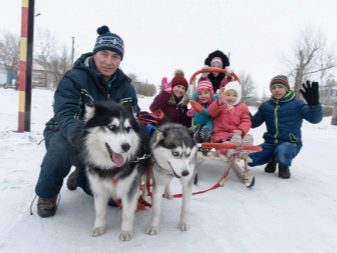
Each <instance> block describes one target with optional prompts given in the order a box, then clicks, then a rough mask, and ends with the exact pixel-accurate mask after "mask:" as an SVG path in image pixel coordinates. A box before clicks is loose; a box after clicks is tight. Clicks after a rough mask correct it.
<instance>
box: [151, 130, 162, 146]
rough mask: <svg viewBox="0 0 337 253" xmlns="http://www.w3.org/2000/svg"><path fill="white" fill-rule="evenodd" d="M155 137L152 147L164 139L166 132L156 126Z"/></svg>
mask: <svg viewBox="0 0 337 253" xmlns="http://www.w3.org/2000/svg"><path fill="white" fill-rule="evenodd" d="M153 137H154V140H153V142H152V143H151V147H155V146H157V145H158V143H159V142H160V141H161V140H163V139H164V133H163V132H162V131H160V130H159V129H158V128H156V129H155V130H154V132H153Z"/></svg>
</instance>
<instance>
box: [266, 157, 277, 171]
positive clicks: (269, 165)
mask: <svg viewBox="0 0 337 253" xmlns="http://www.w3.org/2000/svg"><path fill="white" fill-rule="evenodd" d="M275 171H276V160H275V159H274V158H272V159H271V160H270V161H269V162H268V163H267V166H266V167H265V168H264V172H266V173H274V172H275Z"/></svg>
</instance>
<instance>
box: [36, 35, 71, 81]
mask: <svg viewBox="0 0 337 253" xmlns="http://www.w3.org/2000/svg"><path fill="white" fill-rule="evenodd" d="M35 50H36V52H35V59H34V62H35V67H36V68H40V69H42V70H43V71H44V75H45V78H44V79H45V80H50V79H51V78H48V76H51V77H52V80H51V81H52V83H53V84H54V85H53V86H56V85H57V84H58V83H59V81H60V79H61V78H62V76H63V74H64V73H65V72H66V71H67V70H68V69H70V67H71V64H72V62H71V61H72V59H71V54H70V52H69V50H68V49H67V48H66V47H65V46H63V47H59V46H58V45H57V41H56V39H55V36H54V35H53V34H51V33H50V32H49V31H48V30H45V31H39V32H38V36H37V42H36V46H35Z"/></svg>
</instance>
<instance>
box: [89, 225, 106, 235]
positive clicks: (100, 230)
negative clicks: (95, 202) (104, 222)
mask: <svg viewBox="0 0 337 253" xmlns="http://www.w3.org/2000/svg"><path fill="white" fill-rule="evenodd" d="M103 233H104V228H103V227H97V228H94V229H93V230H92V233H91V235H92V236H93V237H96V236H99V235H101V234H103Z"/></svg>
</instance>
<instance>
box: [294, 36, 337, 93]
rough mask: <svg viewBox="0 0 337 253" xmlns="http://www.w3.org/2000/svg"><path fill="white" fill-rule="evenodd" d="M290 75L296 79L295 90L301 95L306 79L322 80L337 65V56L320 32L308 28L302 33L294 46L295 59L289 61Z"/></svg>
mask: <svg viewBox="0 0 337 253" xmlns="http://www.w3.org/2000/svg"><path fill="white" fill-rule="evenodd" d="M287 65H288V68H289V76H290V77H292V78H293V80H294V83H295V85H294V91H295V93H296V95H299V94H300V93H299V90H300V89H301V84H302V82H303V81H304V79H310V78H312V77H314V76H315V77H316V78H317V77H318V78H319V79H320V81H321V82H323V81H324V80H325V78H326V77H327V75H328V73H329V70H331V69H333V68H335V67H337V58H336V55H335V54H334V52H333V51H332V50H328V49H327V46H326V42H325V39H324V38H323V36H322V35H321V33H320V32H314V31H312V30H306V31H304V32H302V33H301V34H300V37H299V40H298V43H297V45H296V46H295V48H294V59H293V60H290V61H288V63H287Z"/></svg>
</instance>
